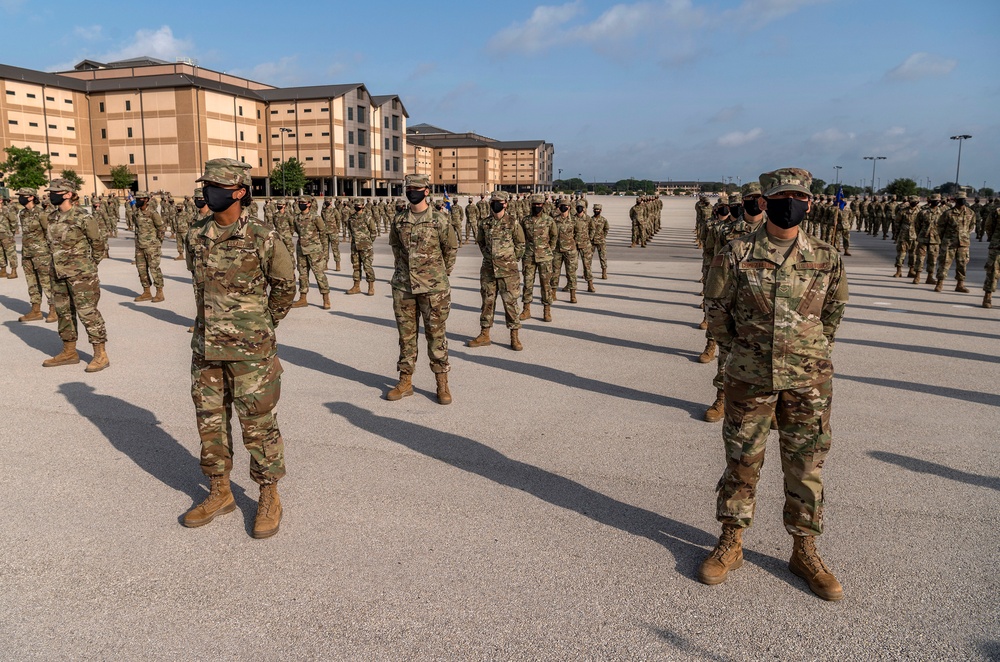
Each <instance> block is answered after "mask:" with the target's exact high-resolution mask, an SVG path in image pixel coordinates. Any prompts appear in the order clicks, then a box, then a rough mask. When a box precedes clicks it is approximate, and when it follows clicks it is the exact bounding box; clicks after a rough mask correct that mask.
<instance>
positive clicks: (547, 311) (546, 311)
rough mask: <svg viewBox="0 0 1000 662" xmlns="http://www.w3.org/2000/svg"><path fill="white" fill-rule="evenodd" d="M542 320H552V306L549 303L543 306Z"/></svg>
mask: <svg viewBox="0 0 1000 662" xmlns="http://www.w3.org/2000/svg"><path fill="white" fill-rule="evenodd" d="M542 321H543V322H551V321H552V306H550V305H549V304H545V307H544V308H542Z"/></svg>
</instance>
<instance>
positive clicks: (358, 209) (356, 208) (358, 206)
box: [354, 205, 362, 211]
mask: <svg viewBox="0 0 1000 662" xmlns="http://www.w3.org/2000/svg"><path fill="white" fill-rule="evenodd" d="M361 207H362V205H354V211H361Z"/></svg>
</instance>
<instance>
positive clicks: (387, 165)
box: [385, 159, 389, 172]
mask: <svg viewBox="0 0 1000 662" xmlns="http://www.w3.org/2000/svg"><path fill="white" fill-rule="evenodd" d="M385 169H386V171H387V172H388V170H389V159H386V160H385Z"/></svg>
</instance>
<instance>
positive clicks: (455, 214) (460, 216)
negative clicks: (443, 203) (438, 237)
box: [449, 202, 465, 228]
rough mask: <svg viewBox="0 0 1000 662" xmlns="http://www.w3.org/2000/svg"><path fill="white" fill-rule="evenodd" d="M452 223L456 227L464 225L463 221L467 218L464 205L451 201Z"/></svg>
mask: <svg viewBox="0 0 1000 662" xmlns="http://www.w3.org/2000/svg"><path fill="white" fill-rule="evenodd" d="M449 213H450V214H451V224H452V225H454V226H455V227H459V228H460V227H462V221H464V220H465V213H464V212H463V211H462V205H460V204H458V203H457V202H453V203H451V210H450V212H449Z"/></svg>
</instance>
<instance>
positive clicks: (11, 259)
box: [0, 189, 37, 279]
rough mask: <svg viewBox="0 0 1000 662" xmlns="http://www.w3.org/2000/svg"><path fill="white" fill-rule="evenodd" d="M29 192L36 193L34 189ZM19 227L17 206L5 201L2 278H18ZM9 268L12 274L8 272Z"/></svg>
mask: <svg viewBox="0 0 1000 662" xmlns="http://www.w3.org/2000/svg"><path fill="white" fill-rule="evenodd" d="M28 190H31V191H34V189H28ZM18 197H19V198H20V196H18ZM36 200H37V198H36ZM21 206H22V207H23V206H24V205H23V204H22V205H21ZM17 225H18V209H17V205H15V204H13V203H12V202H11V201H10V200H4V201H3V209H2V210H0V278H10V279H14V278H17V244H16V243H15V242H14V235H15V234H17ZM8 267H9V268H10V273H8V272H7V269H8Z"/></svg>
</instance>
